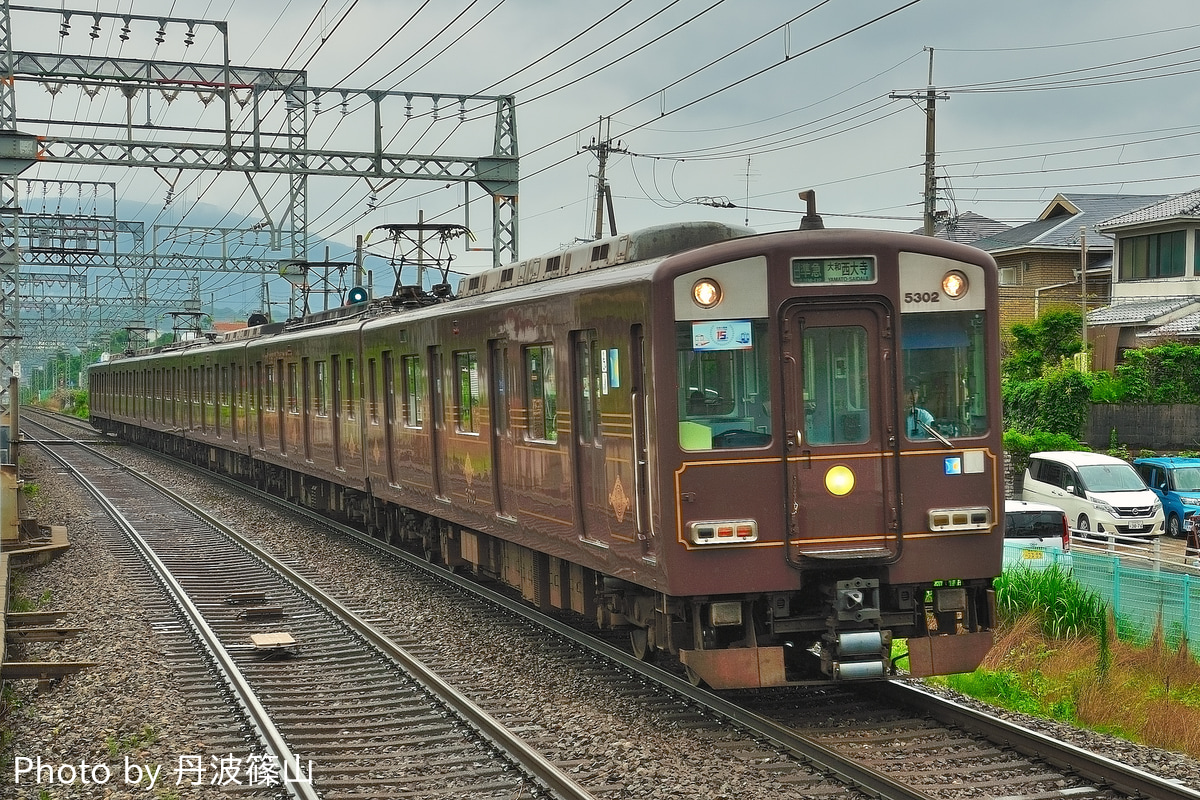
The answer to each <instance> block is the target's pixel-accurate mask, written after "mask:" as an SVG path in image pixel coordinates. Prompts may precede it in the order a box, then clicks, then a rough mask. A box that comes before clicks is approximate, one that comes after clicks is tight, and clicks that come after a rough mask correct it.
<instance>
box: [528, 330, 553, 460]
mask: <svg viewBox="0 0 1200 800" xmlns="http://www.w3.org/2000/svg"><path fill="white" fill-rule="evenodd" d="M525 402H526V407H527V408H528V409H529V427H528V429H527V434H526V436H527V437H528V438H529V439H532V440H533V441H538V442H557V441H558V389H557V388H556V386H555V380H554V345H552V344H536V345H533V346H531V347H526V348H525Z"/></svg>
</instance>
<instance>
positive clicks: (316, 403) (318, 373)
mask: <svg viewBox="0 0 1200 800" xmlns="http://www.w3.org/2000/svg"><path fill="white" fill-rule="evenodd" d="M328 382H329V377H328V375H327V373H326V362H324V361H316V362H314V363H313V408H314V410H315V411H316V412H317V416H319V417H324V416H328V415H329V401H328V400H327V399H326V397H325V392H326V390H327V389H328Z"/></svg>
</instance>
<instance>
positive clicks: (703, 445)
mask: <svg viewBox="0 0 1200 800" xmlns="http://www.w3.org/2000/svg"><path fill="white" fill-rule="evenodd" d="M675 352H676V359H677V363H676V380H677V384H678V390H677V391H678V394H677V398H676V399H677V401H678V408H679V416H678V418H679V446H680V447H681V448H682V449H684V450H714V449H721V448H727V447H762V446H764V445H767V444H770V442H771V426H772V416H771V403H770V399H771V372H772V368H771V363H770V359H771V358H772V356H771V348H770V346H769V343H768V337H767V321H766V320H765V319H757V320H700V321H686V322H678V323H676V327H675Z"/></svg>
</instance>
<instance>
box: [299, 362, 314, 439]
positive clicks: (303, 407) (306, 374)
mask: <svg viewBox="0 0 1200 800" xmlns="http://www.w3.org/2000/svg"><path fill="white" fill-rule="evenodd" d="M300 387H301V389H300V392H301V393H300V431H301V434H300V435H301V440H302V442H303V444H304V460H305V461H312V417H313V415H312V408H313V400H312V397H313V395H312V374H311V365H310V364H309V360H308V359H307V358H302V359H300Z"/></svg>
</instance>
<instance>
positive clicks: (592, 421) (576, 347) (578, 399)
mask: <svg viewBox="0 0 1200 800" xmlns="http://www.w3.org/2000/svg"><path fill="white" fill-rule="evenodd" d="M602 357H603V354H602V353H601V352H600V350H599V348H598V347H597V344H596V331H595V330H593V329H589V330H582V331H572V333H571V404H572V406H573V409H572V412H571V417H572V420H573V424H572V426H571V427H572V428H573V436H572V437H571V445H572V449H573V453H572V461H574V463H575V492H576V496H575V505H576V508H578V509H579V517H578V519H579V523H580V532H581V533H582V535H583V538H584V539H591V540H594V541H599V540H601V539H602V538H603V536H604V534H605V533H606V532H607V503H606V500H605V496H606V492H605V490H604V484H605V480H606V478H605V468H604V440H603V438H602V437H601V428H600V359H601V358H602Z"/></svg>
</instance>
